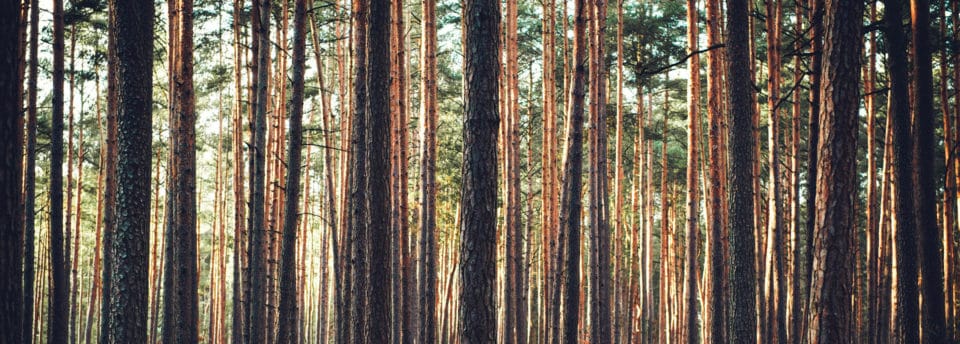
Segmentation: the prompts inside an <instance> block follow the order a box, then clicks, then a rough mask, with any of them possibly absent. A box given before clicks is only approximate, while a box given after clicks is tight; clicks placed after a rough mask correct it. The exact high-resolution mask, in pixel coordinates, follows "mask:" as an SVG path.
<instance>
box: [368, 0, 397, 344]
mask: <svg viewBox="0 0 960 344" xmlns="http://www.w3.org/2000/svg"><path fill="white" fill-rule="evenodd" d="M368 24H369V26H368V32H367V33H368V34H367V71H368V73H367V85H366V86H367V96H368V97H369V98H368V99H369V102H368V103H367V113H366V117H367V121H366V122H367V135H366V136H367V137H366V140H367V144H366V147H367V149H368V150H367V165H366V168H367V172H366V174H367V183H366V193H367V213H366V216H367V217H366V226H367V229H368V230H369V232H368V235H369V236H368V237H367V239H368V242H369V248H370V252H371V253H372V254H371V255H370V260H369V264H368V268H369V276H368V283H369V286H370V290H369V291H368V295H369V299H368V300H367V302H368V307H367V309H366V312H368V319H369V322H368V323H367V325H368V326H369V328H368V330H367V331H366V332H367V334H366V336H367V338H366V340H367V342H369V343H387V342H388V341H389V340H390V324H391V319H390V301H391V290H390V258H389V257H388V255H385V254H382V252H390V247H391V243H390V242H391V236H390V196H389V195H390V188H389V183H388V182H389V177H390V176H389V174H388V173H384V172H383V171H389V170H390V166H389V157H390V155H389V154H390V152H389V144H390V142H389V140H384V139H383V138H388V137H390V35H391V32H390V31H391V30H390V1H389V0H370V17H369V22H368ZM397 320H399V319H397Z"/></svg>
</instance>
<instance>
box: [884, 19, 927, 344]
mask: <svg viewBox="0 0 960 344" xmlns="http://www.w3.org/2000/svg"><path fill="white" fill-rule="evenodd" d="M902 5H903V4H902V3H901V2H900V1H885V2H884V12H885V14H884V16H885V17H884V20H885V24H886V26H885V30H886V41H887V45H886V46H887V54H888V61H889V67H888V71H889V73H890V96H889V97H890V98H889V99H890V100H889V102H890V105H889V109H888V110H887V111H888V113H889V114H890V116H891V118H892V121H893V123H892V126H891V128H890V130H892V131H893V140H892V142H891V145H892V146H893V173H894V183H895V184H894V185H895V189H896V190H897V192H895V193H894V194H895V197H894V204H893V208H894V209H896V212H895V214H894V216H895V223H896V228H895V239H894V240H895V241H896V247H897V250H896V260H897V270H896V271H897V273H896V275H897V281H896V283H897V284H896V285H897V291H896V292H897V302H896V310H895V312H896V313H895V314H896V315H895V318H896V320H897V322H896V325H895V326H896V329H895V331H894V332H895V333H896V337H897V338H896V341H898V342H902V343H917V342H919V339H920V333H919V326H920V325H919V313H918V312H919V305H918V300H917V297H918V294H917V232H916V223H917V222H916V218H915V216H916V215H915V214H914V212H915V208H914V207H915V204H914V202H913V194H912V193H910V192H903V190H914V180H913V177H912V171H913V169H912V166H911V165H912V164H911V162H912V156H913V154H912V149H911V147H912V138H911V136H910V135H911V119H910V95H909V89H908V87H909V85H908V82H909V79H908V76H907V68H909V66H908V62H907V53H906V49H907V45H906V42H905V40H906V37H905V35H904V33H903V27H902V26H903V25H902V23H903V19H902V10H903V7H902Z"/></svg>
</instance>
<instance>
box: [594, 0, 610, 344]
mask: <svg viewBox="0 0 960 344" xmlns="http://www.w3.org/2000/svg"><path fill="white" fill-rule="evenodd" d="M591 1H593V5H592V6H590V9H591V12H592V15H591V19H592V20H591V21H590V31H591V43H590V47H591V54H590V69H591V71H590V73H589V74H590V83H591V84H590V89H591V92H590V123H591V125H590V126H589V131H588V135H589V138H588V140H589V141H590V143H589V147H590V156H589V157H590V159H589V160H590V217H589V219H590V223H589V224H590V231H591V240H590V242H591V245H590V247H591V250H592V251H593V252H591V257H592V258H591V261H590V263H591V265H592V267H593V269H591V270H590V274H591V283H590V324H591V326H592V328H591V331H590V335H591V342H593V343H598V344H603V343H609V342H610V341H611V340H613V337H612V334H613V333H612V332H613V331H612V330H613V329H612V325H613V321H612V320H611V318H610V317H611V316H612V315H613V313H611V303H612V302H613V300H612V298H611V296H612V295H613V293H612V284H613V283H612V282H613V281H612V277H613V275H612V271H611V265H610V229H609V227H608V226H607V222H608V220H607V218H608V216H609V215H608V213H607V200H606V194H607V158H606V156H607V121H606V114H605V113H606V105H607V91H606V90H607V77H606V63H605V62H604V61H605V60H606V53H605V51H606V49H605V45H606V41H605V40H604V38H605V37H606V35H605V33H606V26H607V24H606V21H607V3H606V1H605V0H591Z"/></svg>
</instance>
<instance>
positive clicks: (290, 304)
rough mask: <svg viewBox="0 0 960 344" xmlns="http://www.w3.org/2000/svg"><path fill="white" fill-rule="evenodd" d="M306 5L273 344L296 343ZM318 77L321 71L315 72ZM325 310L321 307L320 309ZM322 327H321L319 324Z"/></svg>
mask: <svg viewBox="0 0 960 344" xmlns="http://www.w3.org/2000/svg"><path fill="white" fill-rule="evenodd" d="M306 7H307V4H306V0H297V1H296V2H295V5H294V10H293V13H294V14H293V71H292V72H293V75H291V77H292V79H293V80H292V82H291V85H290V89H291V91H292V93H291V95H290V102H289V105H287V109H288V110H290V113H289V122H290V128H289V131H288V132H287V135H288V137H289V142H288V143H287V182H286V188H285V189H286V194H285V197H286V199H285V201H284V202H285V203H284V207H285V209H284V212H283V214H284V217H283V242H282V243H281V249H280V250H281V251H280V259H281V261H280V312H279V319H278V322H279V326H280V327H279V328H278V331H277V343H281V344H288V343H295V342H296V341H297V331H298V330H299V326H297V318H298V316H299V311H298V309H299V305H298V304H297V249H296V247H297V228H298V227H299V226H298V225H297V218H298V216H299V215H300V214H299V213H298V210H297V203H298V199H299V196H300V165H301V152H300V149H301V148H302V143H303V83H304V81H303V70H304V65H305V64H306V51H307V8H306ZM318 72H319V73H322V72H323V71H322V70H320V71H318ZM324 306H325V305H324ZM321 325H322V324H321Z"/></svg>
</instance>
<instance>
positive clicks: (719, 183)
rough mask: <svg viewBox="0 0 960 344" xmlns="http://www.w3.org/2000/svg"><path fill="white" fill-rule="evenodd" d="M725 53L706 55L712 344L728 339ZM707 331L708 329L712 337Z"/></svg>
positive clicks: (710, 42) (712, 28) (711, 8)
mask: <svg viewBox="0 0 960 344" xmlns="http://www.w3.org/2000/svg"><path fill="white" fill-rule="evenodd" d="M720 5H721V4H720V1H719V0H707V2H706V7H707V16H706V18H707V46H711V47H712V46H714V45H716V44H718V43H720V41H722V39H723V38H722V37H721V32H720V26H721V25H722V24H721V23H720V21H721V20H722V17H721V15H720ZM721 54H722V52H721V51H720V50H718V49H714V50H710V51H708V52H707V121H708V122H709V133H708V135H709V147H710V148H709V152H708V155H709V160H710V171H709V176H708V179H709V181H710V184H709V185H710V192H709V198H710V200H709V204H708V205H707V207H708V208H709V209H710V211H709V212H708V220H707V235H708V246H709V247H710V249H709V251H710V256H709V257H707V258H706V259H707V260H708V264H709V267H710V269H709V270H710V285H709V286H708V288H709V295H710V298H709V300H704V306H705V307H704V308H708V309H709V312H710V313H709V316H708V317H709V322H704V329H705V331H704V335H705V336H709V339H710V341H709V342H710V343H724V342H725V340H724V339H725V338H726V336H724V334H725V333H726V331H725V329H726V321H725V317H724V313H725V312H724V307H725V305H726V302H725V301H726V297H725V296H726V295H725V293H724V283H725V280H726V276H725V275H724V272H725V270H726V262H725V260H724V254H723V252H724V249H723V247H724V240H723V227H724V226H725V225H726V224H725V222H724V219H723V212H724V206H723V199H724V198H725V197H726V195H727V193H726V185H727V183H726V179H725V173H724V171H723V164H722V160H723V156H722V154H723V152H724V149H723V146H722V141H723V137H722V136H723V132H722V131H723V126H722V125H723V123H722V119H723V116H724V114H723V109H722V105H721V103H723V102H724V99H723V90H722V83H723V73H724V70H723V65H722V63H723V62H722V61H721V56H720V55H721ZM706 329H709V333H707V332H708V331H707V330H706Z"/></svg>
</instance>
